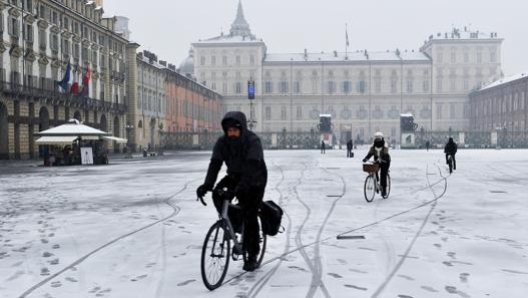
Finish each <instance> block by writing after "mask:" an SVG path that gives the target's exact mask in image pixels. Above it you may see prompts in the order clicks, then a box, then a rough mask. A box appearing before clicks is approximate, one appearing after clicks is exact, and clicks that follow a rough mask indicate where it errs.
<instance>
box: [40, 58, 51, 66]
mask: <svg viewBox="0 0 528 298" xmlns="http://www.w3.org/2000/svg"><path fill="white" fill-rule="evenodd" d="M38 63H39V64H40V65H48V64H49V60H48V57H46V56H42V57H40V58H39V59H38Z"/></svg>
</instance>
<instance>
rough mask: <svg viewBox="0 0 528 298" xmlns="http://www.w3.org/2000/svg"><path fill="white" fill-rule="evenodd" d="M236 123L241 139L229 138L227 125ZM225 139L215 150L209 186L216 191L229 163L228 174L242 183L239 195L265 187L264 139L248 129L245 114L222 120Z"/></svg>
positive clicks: (207, 178)
mask: <svg viewBox="0 0 528 298" xmlns="http://www.w3.org/2000/svg"><path fill="white" fill-rule="evenodd" d="M233 121H234V122H235V123H236V124H237V125H236V127H238V128H239V129H240V137H239V138H236V139H230V138H228V137H227V128H228V127H226V124H227V123H232V122H233ZM222 129H223V130H224V135H223V136H221V137H220V138H218V140H217V141H216V144H215V146H214V149H213V156H212V157H211V163H210V164H209V169H208V170H207V176H206V178H205V183H204V184H205V186H206V187H207V188H208V189H212V188H213V186H214V184H215V182H216V179H217V177H218V172H219V171H220V168H221V167H222V164H223V163H224V162H225V164H226V166H227V174H228V175H229V176H231V177H233V178H234V179H235V180H239V181H240V182H239V184H238V186H237V187H238V191H247V190H248V189H249V188H250V187H265V186H266V182H267V180H268V170H267V168H266V163H265V161H264V151H263V149H262V144H261V142H260V138H259V137H258V136H257V135H256V134H254V133H253V132H252V131H250V130H248V128H247V120H246V115H244V113H242V112H237V111H234V112H227V114H226V115H225V116H224V119H222Z"/></svg>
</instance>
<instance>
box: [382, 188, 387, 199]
mask: <svg viewBox="0 0 528 298" xmlns="http://www.w3.org/2000/svg"><path fill="white" fill-rule="evenodd" d="M381 196H382V197H386V196H387V189H385V188H384V189H383V190H382V191H381Z"/></svg>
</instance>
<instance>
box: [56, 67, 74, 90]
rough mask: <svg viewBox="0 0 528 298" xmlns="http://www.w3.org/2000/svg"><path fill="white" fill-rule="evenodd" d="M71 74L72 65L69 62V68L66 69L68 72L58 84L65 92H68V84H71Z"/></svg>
mask: <svg viewBox="0 0 528 298" xmlns="http://www.w3.org/2000/svg"><path fill="white" fill-rule="evenodd" d="M70 73H71V65H70V62H68V66H67V67H66V72H65V73H64V77H63V78H62V80H61V81H59V82H57V85H59V86H60V87H61V88H62V89H63V90H64V92H68V84H69V83H70Z"/></svg>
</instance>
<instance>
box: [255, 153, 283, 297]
mask: <svg viewBox="0 0 528 298" xmlns="http://www.w3.org/2000/svg"><path fill="white" fill-rule="evenodd" d="M272 164H273V165H274V166H275V168H277V169H278V170H279V172H280V173H281V179H280V180H279V182H278V183H277V184H276V186H275V189H276V190H277V192H278V193H279V195H280V196H279V202H278V204H279V206H280V205H281V203H282V200H283V198H284V196H283V194H282V192H281V190H280V188H279V186H280V185H281V184H282V183H283V182H284V178H285V177H284V171H283V169H282V168H281V167H280V166H277V165H275V163H273V162H272ZM284 215H285V216H286V218H287V220H288V226H287V227H286V244H285V246H284V253H286V252H288V250H289V249H290V234H291V225H292V220H291V217H290V215H289V214H288V212H287V210H286V209H284ZM282 261H283V259H282V258H281V259H279V262H277V264H276V265H274V266H273V268H271V269H270V270H269V271H268V272H266V274H265V275H264V276H263V277H261V278H260V279H259V280H258V281H257V282H256V283H255V284H254V285H253V287H251V289H249V291H248V294H247V296H248V297H257V296H258V294H259V293H260V291H261V290H262V289H263V288H264V286H265V285H266V284H267V283H268V282H269V281H270V280H271V278H272V277H273V275H274V274H275V272H277V270H278V269H279V267H280V266H281V265H282Z"/></svg>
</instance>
